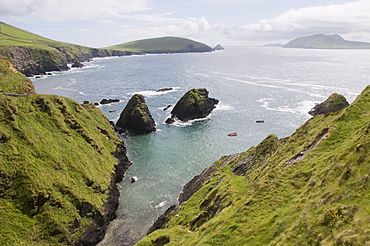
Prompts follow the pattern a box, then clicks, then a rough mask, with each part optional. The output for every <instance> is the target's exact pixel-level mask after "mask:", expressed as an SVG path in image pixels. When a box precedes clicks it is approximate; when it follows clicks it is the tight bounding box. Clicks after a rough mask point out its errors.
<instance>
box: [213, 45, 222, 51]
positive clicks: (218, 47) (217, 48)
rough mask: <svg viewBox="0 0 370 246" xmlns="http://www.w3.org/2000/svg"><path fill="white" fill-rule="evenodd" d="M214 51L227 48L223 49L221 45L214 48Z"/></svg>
mask: <svg viewBox="0 0 370 246" xmlns="http://www.w3.org/2000/svg"><path fill="white" fill-rule="evenodd" d="M213 49H214V50H224V49H225V48H224V47H222V45H221V44H218V45H216V47H214V48H213Z"/></svg>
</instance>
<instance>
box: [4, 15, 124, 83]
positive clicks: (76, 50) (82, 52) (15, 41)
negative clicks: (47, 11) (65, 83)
mask: <svg viewBox="0 0 370 246" xmlns="http://www.w3.org/2000/svg"><path fill="white" fill-rule="evenodd" d="M128 54H130V53H127V52H124V51H117V50H106V49H95V48H90V47H85V46H80V45H75V44H70V43H65V42H58V41H54V40H51V39H48V38H44V37H42V36H39V35H36V34H34V33H31V32H28V31H26V30H23V29H20V28H17V27H14V26H11V25H8V24H6V23H4V22H0V55H3V56H4V57H6V58H8V59H9V60H10V61H11V62H12V63H13V64H14V66H15V68H17V69H18V70H19V71H20V72H22V73H24V74H25V75H27V76H32V75H37V74H44V73H45V72H48V71H59V70H68V69H69V67H68V66H67V64H68V63H73V62H74V61H76V60H78V61H86V60H88V59H90V58H93V57H103V56H112V55H115V56H120V55H128Z"/></svg>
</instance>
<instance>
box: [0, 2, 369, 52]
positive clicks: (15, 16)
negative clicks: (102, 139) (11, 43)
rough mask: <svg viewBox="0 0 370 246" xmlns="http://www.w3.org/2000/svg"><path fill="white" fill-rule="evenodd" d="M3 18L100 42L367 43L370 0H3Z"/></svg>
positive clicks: (78, 40) (54, 35) (59, 36)
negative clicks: (319, 39) (331, 39)
mask: <svg viewBox="0 0 370 246" xmlns="http://www.w3.org/2000/svg"><path fill="white" fill-rule="evenodd" d="M0 21H3V22H5V23H7V24H10V25H13V26H16V27H19V28H22V29H25V30H27V31H31V32H33V33H36V34H38V35H41V36H44V37H47V38H50V39H54V40H57V41H63V42H68V43H74V44H79V45H84V46H89V47H96V48H101V47H107V46H111V45H116V44H120V43H124V42H129V41H133V40H138V39H145V38H153V37H163V36H176V37H184V38H190V39H194V40H196V41H200V42H203V43H206V44H208V45H210V46H212V47H213V46H216V45H217V44H221V45H223V46H225V47H226V46H241V45H243V46H255V45H264V44H269V43H282V44H285V43H287V42H288V41H290V40H292V39H294V38H298V37H302V36H308V35H313V34H318V33H322V34H328V35H329V34H339V35H341V36H342V37H343V38H345V39H347V40H352V41H365V42H370V0H186V1H180V0H0Z"/></svg>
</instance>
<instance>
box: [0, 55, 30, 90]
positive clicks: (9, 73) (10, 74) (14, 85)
mask: <svg viewBox="0 0 370 246" xmlns="http://www.w3.org/2000/svg"><path fill="white" fill-rule="evenodd" d="M0 74H1V76H0V92H6V93H15V94H36V91H35V89H34V87H33V84H32V82H31V80H29V79H28V78H26V77H25V76H24V75H23V74H21V73H20V72H18V71H17V70H16V69H15V68H14V66H13V64H11V63H10V62H9V61H8V60H6V59H5V58H3V57H2V56H0Z"/></svg>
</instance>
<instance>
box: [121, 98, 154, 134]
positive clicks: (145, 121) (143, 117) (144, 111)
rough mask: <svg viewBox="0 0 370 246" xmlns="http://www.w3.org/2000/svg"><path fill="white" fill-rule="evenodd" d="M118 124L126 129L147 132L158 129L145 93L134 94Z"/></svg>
mask: <svg viewBox="0 0 370 246" xmlns="http://www.w3.org/2000/svg"><path fill="white" fill-rule="evenodd" d="M116 126H117V127H118V128H121V129H124V130H133V131H137V132H142V133H146V134H147V133H151V132H155V131H156V128H155V122H154V119H153V117H152V115H151V113H150V112H149V109H148V106H147V104H146V102H145V99H144V96H143V95H141V94H135V95H133V96H132V98H131V99H130V100H129V101H128V103H127V105H126V107H125V108H124V110H123V111H122V113H121V115H120V118H119V119H118V121H117V124H116Z"/></svg>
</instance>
